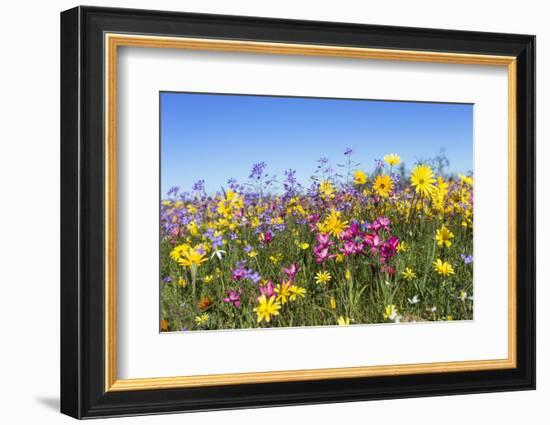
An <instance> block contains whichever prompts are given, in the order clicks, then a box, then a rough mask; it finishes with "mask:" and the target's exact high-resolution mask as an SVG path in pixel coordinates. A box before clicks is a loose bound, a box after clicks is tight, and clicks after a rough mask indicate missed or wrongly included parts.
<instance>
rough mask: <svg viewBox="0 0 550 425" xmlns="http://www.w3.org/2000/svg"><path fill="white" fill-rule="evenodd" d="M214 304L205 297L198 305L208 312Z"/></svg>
mask: <svg viewBox="0 0 550 425" xmlns="http://www.w3.org/2000/svg"><path fill="white" fill-rule="evenodd" d="M211 304H212V299H211V298H209V297H203V298H201V299H200V300H199V302H198V305H199V308H200V309H201V310H206V309H207V308H208V307H210V305H211Z"/></svg>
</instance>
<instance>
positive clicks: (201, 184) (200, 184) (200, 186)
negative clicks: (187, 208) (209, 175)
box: [191, 179, 205, 192]
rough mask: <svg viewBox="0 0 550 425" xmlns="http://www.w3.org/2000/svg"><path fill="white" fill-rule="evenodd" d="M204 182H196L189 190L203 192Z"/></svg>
mask: <svg viewBox="0 0 550 425" xmlns="http://www.w3.org/2000/svg"><path fill="white" fill-rule="evenodd" d="M204 188H205V186H204V180H202V179H201V180H197V181H196V182H195V183H193V187H192V188H191V190H192V191H193V192H204Z"/></svg>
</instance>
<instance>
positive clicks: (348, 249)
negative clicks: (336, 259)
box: [340, 241, 363, 257]
mask: <svg viewBox="0 0 550 425" xmlns="http://www.w3.org/2000/svg"><path fill="white" fill-rule="evenodd" d="M362 251H363V243H362V242H359V243H356V242H352V241H346V242H344V245H343V246H342V248H340V252H341V253H342V254H344V255H345V256H346V257H348V256H350V255H352V254H359V253H360V252H362Z"/></svg>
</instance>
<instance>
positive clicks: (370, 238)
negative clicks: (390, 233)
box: [365, 233, 381, 253]
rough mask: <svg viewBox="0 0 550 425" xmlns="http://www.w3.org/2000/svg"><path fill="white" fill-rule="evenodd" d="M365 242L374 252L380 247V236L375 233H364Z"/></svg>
mask: <svg viewBox="0 0 550 425" xmlns="http://www.w3.org/2000/svg"><path fill="white" fill-rule="evenodd" d="M365 242H366V243H367V245H368V246H370V250H371V252H373V253H375V252H377V251H378V248H379V247H380V244H381V243H380V242H381V241H380V236H378V235H377V234H375V233H366V234H365Z"/></svg>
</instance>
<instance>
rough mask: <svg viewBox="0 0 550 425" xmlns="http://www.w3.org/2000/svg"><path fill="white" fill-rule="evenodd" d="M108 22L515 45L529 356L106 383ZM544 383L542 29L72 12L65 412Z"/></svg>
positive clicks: (142, 29) (66, 102) (66, 93)
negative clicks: (341, 371) (343, 372)
mask: <svg viewBox="0 0 550 425" xmlns="http://www.w3.org/2000/svg"><path fill="white" fill-rule="evenodd" d="M105 32H118V33H139V34H154V35H167V36H185V37H202V38H216V39H232V40H257V41H265V42H275V43H308V44H319V45H331V46H348V47H349V46H352V47H370V48H383V49H400V50H422V51H433V52H450V53H476V54H486V55H507V56H515V57H516V58H517V258H516V261H517V282H518V285H517V312H516V313H517V338H516V341H517V367H516V368H514V369H504V370H485V371H473V372H452V373H431V374H416V375H403V376H383V377H369V378H346V379H329V380H316V381H301V382H273V383H261V384H246V385H227V386H214V387H194V388H174V389H164V390H163V389H158V390H142V391H119V392H105V389H104V388H105V385H104V379H105V378H104V375H105V374H104V370H105V361H104V353H105V343H104V332H105V330H104V329H105V327H104V319H103V318H104V308H105V307H104V297H105V293H104V286H103V279H104V269H105V264H104V242H105V241H104V232H103V229H104V226H105V220H104V207H105V202H104V173H105V164H104V155H105V152H104V146H103V143H102V140H103V137H104V125H105V123H104V114H103V112H104V105H105V99H104V92H103V87H104V84H105V81H104V79H105V77H104V70H103V66H104V48H105V46H104V34H105ZM497 213H499V212H497ZM501 213H505V212H501ZM534 388H535V37H534V36H532V35H518V34H498V33H480V32H469V31H451V30H433V29H420V28H406V27H390V26H375V25H357V24H349V23H332V22H314V21H297V20H284V19H265V18H255V17H240V16H222V15H205V14H193V13H177V12H162V11H146V10H132V9H111V8H97V7H76V8H74V9H70V10H67V11H65V12H62V13H61V412H62V413H65V414H67V415H70V416H73V417H75V418H93V417H106V416H120V415H137V414H152V413H163V412H185V411H202V410H218V409H233V408H243V407H259V406H280V405H298V404H313V403H328V402H344V401H354V400H374V399H388V398H404V397H418V396H436V395H451V394H466V393H483V392H494V391H512V390H529V389H534Z"/></svg>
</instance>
